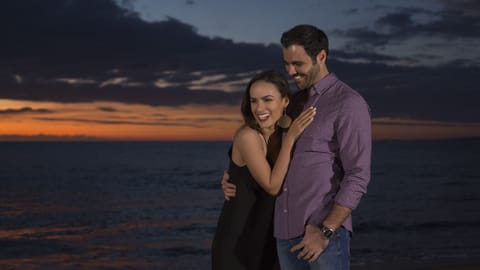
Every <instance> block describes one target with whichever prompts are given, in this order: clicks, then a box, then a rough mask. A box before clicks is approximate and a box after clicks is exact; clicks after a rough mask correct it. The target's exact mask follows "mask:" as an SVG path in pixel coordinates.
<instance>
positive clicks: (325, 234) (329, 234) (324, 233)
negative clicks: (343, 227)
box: [322, 227, 333, 239]
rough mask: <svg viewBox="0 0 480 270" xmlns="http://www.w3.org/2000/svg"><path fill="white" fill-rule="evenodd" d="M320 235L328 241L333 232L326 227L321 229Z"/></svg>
mask: <svg viewBox="0 0 480 270" xmlns="http://www.w3.org/2000/svg"><path fill="white" fill-rule="evenodd" d="M322 233H323V236H325V238H327V239H330V237H332V235H333V231H332V230H331V229H329V228H327V227H323V228H322Z"/></svg>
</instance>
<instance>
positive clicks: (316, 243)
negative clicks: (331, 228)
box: [290, 224, 329, 262]
mask: <svg viewBox="0 0 480 270" xmlns="http://www.w3.org/2000/svg"><path fill="white" fill-rule="evenodd" d="M328 242H329V240H328V239H325V237H323V235H322V232H321V231H320V228H319V227H318V226H315V225H311V224H308V225H307V226H306V227H305V236H304V237H303V240H302V241H301V242H300V243H298V244H297V245H295V246H293V247H292V249H290V252H295V251H297V250H301V251H300V253H298V256H297V258H299V259H304V260H307V261H309V262H314V261H316V260H317V258H318V256H320V254H322V252H323V251H324V250H325V248H326V247H327V245H328Z"/></svg>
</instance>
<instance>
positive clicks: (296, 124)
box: [286, 107, 317, 141]
mask: <svg viewBox="0 0 480 270" xmlns="http://www.w3.org/2000/svg"><path fill="white" fill-rule="evenodd" d="M316 113H317V108H315V107H310V108H308V109H306V110H305V111H303V112H302V113H301V114H300V115H299V116H298V117H297V118H296V119H295V120H294V121H293V123H292V125H291V126H290V128H289V129H288V132H287V135H286V138H290V139H292V140H293V141H296V140H297V139H298V137H300V134H302V132H303V131H304V130H305V128H306V127H308V126H309V125H310V124H311V123H312V121H313V117H314V116H315V114H316Z"/></svg>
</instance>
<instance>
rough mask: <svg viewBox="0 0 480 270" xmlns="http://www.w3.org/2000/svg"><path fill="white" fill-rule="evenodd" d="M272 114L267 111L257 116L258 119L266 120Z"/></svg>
mask: <svg viewBox="0 0 480 270" xmlns="http://www.w3.org/2000/svg"><path fill="white" fill-rule="evenodd" d="M269 116H270V114H268V113H266V114H257V117H258V119H260V120H262V121H264V120H267V118H268V117H269Z"/></svg>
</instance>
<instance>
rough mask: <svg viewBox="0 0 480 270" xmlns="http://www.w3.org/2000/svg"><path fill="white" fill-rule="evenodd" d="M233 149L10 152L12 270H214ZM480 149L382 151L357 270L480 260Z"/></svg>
mask: <svg viewBox="0 0 480 270" xmlns="http://www.w3.org/2000/svg"><path fill="white" fill-rule="evenodd" d="M228 148H229V143H228V142H75V143H72V142H70V143H68V142H61V143H60V142H58V143H52V142H49V143H26V142H21V143H0V164H1V165H0V269H22V270H23V269H49V270H50V269H187V270H189V269H192V270H193V269H209V268H210V243H211V238H212V236H213V233H214V230H215V226H216V222H217V217H218V214H219V211H220V207H221V205H222V203H223V196H222V193H221V189H220V180H221V176H222V173H223V170H224V169H226V167H227V165H228V160H227V151H228ZM479 153H480V140H445V141H413V142H411V141H408V142H406V141H385V142H375V143H374V145H373V157H372V158H373V167H372V180H371V183H370V186H369V191H368V194H367V195H366V196H365V197H364V199H363V200H362V202H361V204H360V206H359V208H358V209H356V210H355V211H354V214H353V219H354V230H355V232H354V235H353V238H352V242H351V253H352V265H362V264H367V263H374V262H392V263H394V262H402V263H403V262H420V261H428V260H436V259H442V258H470V257H472V258H474V257H475V258H478V257H480V242H479V241H478V240H479V239H480V230H478V228H479V227H480V214H479V213H480V210H479V209H480V171H479V169H478V168H479V164H480V157H479Z"/></svg>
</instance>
